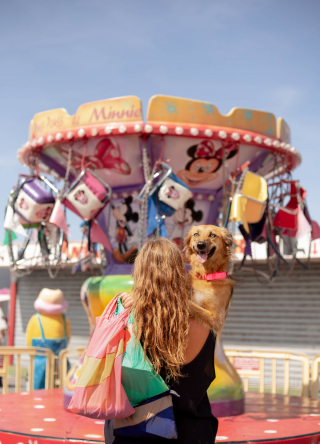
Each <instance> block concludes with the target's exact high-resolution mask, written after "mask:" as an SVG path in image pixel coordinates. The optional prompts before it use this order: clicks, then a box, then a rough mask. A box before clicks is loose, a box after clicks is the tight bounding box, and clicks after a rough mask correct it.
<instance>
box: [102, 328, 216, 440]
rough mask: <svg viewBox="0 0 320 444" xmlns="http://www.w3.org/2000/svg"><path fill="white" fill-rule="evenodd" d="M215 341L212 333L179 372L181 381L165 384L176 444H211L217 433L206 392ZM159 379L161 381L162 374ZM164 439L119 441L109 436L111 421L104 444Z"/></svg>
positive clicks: (106, 427) (211, 378)
mask: <svg viewBox="0 0 320 444" xmlns="http://www.w3.org/2000/svg"><path fill="white" fill-rule="evenodd" d="M215 342H216V338H215V336H214V334H213V333H212V332H210V333H209V336H208V338H207V340H206V342H205V344H204V346H203V347H202V349H201V351H200V353H199V354H198V355H197V356H196V358H195V359H194V360H193V361H191V362H190V363H189V364H186V365H184V366H183V367H182V368H181V373H182V374H183V375H184V377H180V378H178V380H177V382H174V381H169V385H170V388H171V390H174V391H175V392H176V393H177V394H178V395H179V397H178V396H175V395H173V396H172V401H173V410H174V417H175V420H176V424H177V429H178V439H177V440H172V441H173V442H175V443H177V444H213V443H214V441H215V437H216V433H217V430H218V420H217V418H215V417H214V416H213V415H212V413H211V407H210V402H209V399H208V395H207V390H208V388H209V385H210V384H211V382H212V381H213V380H214V379H215V370H214V349H215ZM161 376H162V377H163V378H164V379H165V374H164V372H161ZM168 441H169V440H168V439H165V438H123V437H114V436H113V421H106V424H105V444H113V443H114V444H130V443H139V444H165V443H167V444H168Z"/></svg>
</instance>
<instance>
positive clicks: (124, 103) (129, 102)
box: [122, 99, 131, 108]
mask: <svg viewBox="0 0 320 444" xmlns="http://www.w3.org/2000/svg"><path fill="white" fill-rule="evenodd" d="M122 103H123V106H124V107H125V108H130V106H131V99H130V100H129V101H128V102H122Z"/></svg>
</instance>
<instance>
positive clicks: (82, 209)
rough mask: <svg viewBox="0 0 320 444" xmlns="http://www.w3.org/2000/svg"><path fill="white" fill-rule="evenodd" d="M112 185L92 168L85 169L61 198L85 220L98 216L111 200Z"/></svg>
mask: <svg viewBox="0 0 320 444" xmlns="http://www.w3.org/2000/svg"><path fill="white" fill-rule="evenodd" d="M111 194H112V190H111V187H110V185H108V184H107V183H106V182H104V181H103V180H102V179H101V178H100V177H98V176H97V175H96V174H95V173H94V172H93V171H92V170H89V169H83V170H82V171H81V173H80V174H79V176H78V177H77V178H76V179H75V180H74V182H73V183H72V184H71V185H70V187H69V189H68V190H67V191H66V192H65V193H64V195H63V196H62V198H61V201H62V203H63V204H64V205H65V206H66V207H67V208H69V209H70V210H71V211H73V212H74V213H76V214H77V215H78V216H79V217H81V218H82V219H83V220H85V221H89V220H91V219H93V218H94V217H97V216H98V214H99V213H100V212H101V210H102V209H103V208H104V207H105V206H106V205H107V203H108V202H109V200H110V197H111Z"/></svg>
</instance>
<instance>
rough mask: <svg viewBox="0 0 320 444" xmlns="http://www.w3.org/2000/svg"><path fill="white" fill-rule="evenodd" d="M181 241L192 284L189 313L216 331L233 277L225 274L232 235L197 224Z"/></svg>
mask: <svg viewBox="0 0 320 444" xmlns="http://www.w3.org/2000/svg"><path fill="white" fill-rule="evenodd" d="M184 242H185V250H186V256H187V258H188V259H189V261H190V265H191V271H190V273H189V277H190V278H191V280H192V282H191V284H192V287H193V296H192V300H191V301H190V314H191V316H192V317H193V318H194V319H196V320H197V321H198V322H199V323H200V324H202V325H203V326H205V327H208V328H210V329H211V330H213V331H214V332H215V333H219V332H220V331H221V330H222V328H223V325H224V321H225V319H226V316H227V313H228V310H229V305H230V300H231V295H232V290H233V287H234V280H233V279H232V278H230V277H229V275H228V267H229V261H230V260H231V255H232V254H231V251H232V249H231V247H232V243H233V238H232V234H231V233H230V232H229V231H228V230H227V229H226V228H220V227H216V226H215V225H198V226H194V227H192V228H191V229H190V231H189V233H188V235H187V237H186V238H185V241H184Z"/></svg>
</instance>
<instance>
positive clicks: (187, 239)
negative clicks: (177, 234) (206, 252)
mask: <svg viewBox="0 0 320 444" xmlns="http://www.w3.org/2000/svg"><path fill="white" fill-rule="evenodd" d="M193 232H194V227H191V228H190V230H189V233H188V234H187V236H186V237H185V239H184V250H185V252H186V253H187V254H188V252H189V250H191V247H190V241H191V238H192V235H193Z"/></svg>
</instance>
